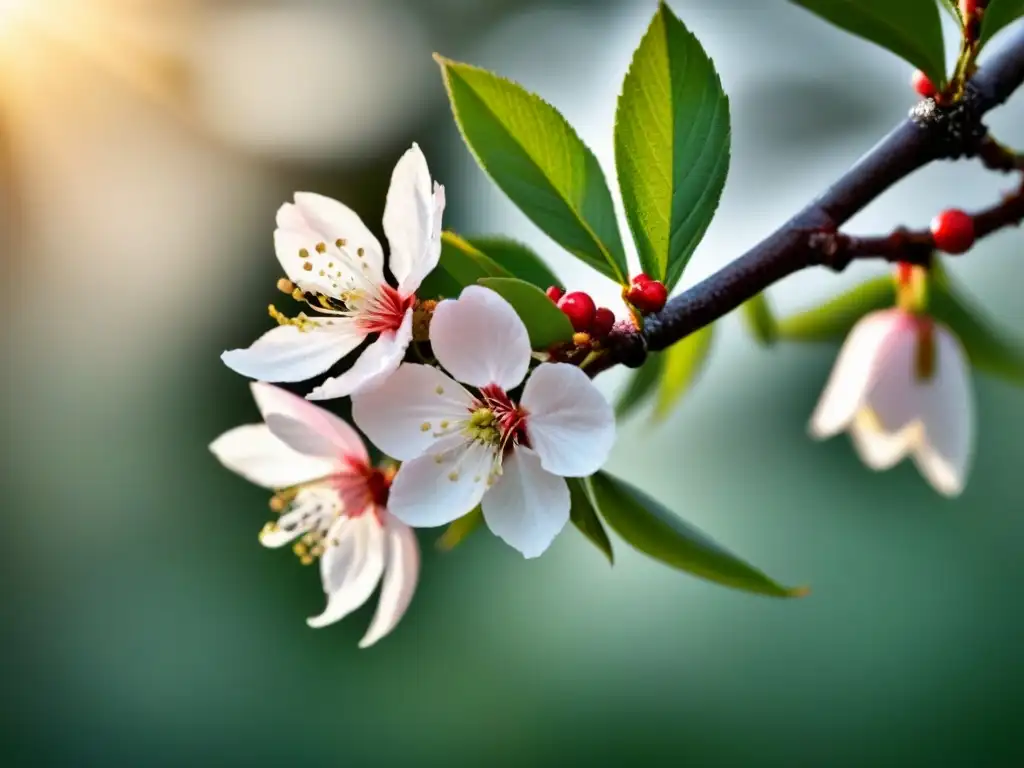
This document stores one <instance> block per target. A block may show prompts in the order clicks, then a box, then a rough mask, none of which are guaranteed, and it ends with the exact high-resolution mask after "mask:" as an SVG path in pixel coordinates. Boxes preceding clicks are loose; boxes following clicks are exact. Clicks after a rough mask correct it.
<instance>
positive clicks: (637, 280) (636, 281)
mask: <svg viewBox="0 0 1024 768" xmlns="http://www.w3.org/2000/svg"><path fill="white" fill-rule="evenodd" d="M649 282H651V278H650V275H647V274H644V273H643V272H641V273H640V274H639V275H637V276H636V277H634V278H633V285H643V284H644V283H649Z"/></svg>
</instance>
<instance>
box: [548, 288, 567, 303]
mask: <svg viewBox="0 0 1024 768" xmlns="http://www.w3.org/2000/svg"><path fill="white" fill-rule="evenodd" d="M544 293H546V294H547V295H548V298H549V299H551V300H552V301H553V302H555V304H557V303H558V300H559V299H560V298H562V296H564V295H565V291H563V290H562V289H561V288H559V287H558V286H557V285H552V286H551V287H550V288H548V289H547V290H546V291H544Z"/></svg>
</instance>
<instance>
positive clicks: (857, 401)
mask: <svg viewBox="0 0 1024 768" xmlns="http://www.w3.org/2000/svg"><path fill="white" fill-rule="evenodd" d="M900 323H902V313H901V312H900V311H899V310H883V311H880V312H872V313H871V314H869V315H865V316H864V317H863V318H861V320H860V321H859V322H858V323H857V325H855V326H854V328H853V330H852V331H850V335H849V336H848V337H847V339H846V341H845V343H844V344H843V348H842V350H841V351H840V352H839V358H838V359H837V360H836V364H835V366H834V367H833V369H832V374H831V376H830V377H829V380H828V384H826V385H825V390H824V392H823V393H822V395H821V399H820V400H819V401H818V406H817V408H816V409H815V411H814V415H813V416H812V417H811V425H810V432H811V434H812V435H813V436H814V437H816V438H819V439H822V438H826V437H831V436H832V435H835V434H838V433H839V432H842V431H843V430H844V429H846V427H847V425H848V424H849V423H850V421H851V420H852V419H853V417H854V415H855V414H856V413H857V411H858V410H859V408H860V406H861V403H862V402H863V400H864V397H865V393H866V391H867V389H868V387H869V386H870V384H871V381H872V379H873V377H875V376H876V375H877V358H878V356H879V354H880V353H881V350H882V345H883V343H884V342H885V340H886V338H887V337H889V336H890V335H892V334H893V332H894V331H895V330H896V329H897V328H898V326H899V325H900Z"/></svg>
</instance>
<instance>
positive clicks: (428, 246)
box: [384, 144, 444, 296]
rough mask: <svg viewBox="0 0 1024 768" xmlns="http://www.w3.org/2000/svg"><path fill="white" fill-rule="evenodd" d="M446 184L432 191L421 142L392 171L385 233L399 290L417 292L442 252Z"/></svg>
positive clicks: (392, 271) (413, 146)
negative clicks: (442, 220)
mask: <svg viewBox="0 0 1024 768" xmlns="http://www.w3.org/2000/svg"><path fill="white" fill-rule="evenodd" d="M443 212H444V187H441V186H440V185H436V186H435V187H434V190H433V193H432V192H431V182H430V170H429V169H428V168H427V160H426V158H425V157H423V152H421V151H420V148H419V145H417V144H413V145H412V148H411V149H409V150H407V151H406V153H405V154H404V155H402V157H401V159H400V160H399V161H398V164H397V165H395V170H394V173H392V174H391V187H390V189H388V199H387V204H386V205H385V206H384V234H386V235H387V237H388V245H389V246H390V247H391V257H390V262H389V263H390V266H391V273H392V274H393V275H394V276H395V279H396V280H398V292H399V293H400V294H402V295H403V296H407V295H409V294H411V293H414V292H415V291H416V289H417V288H419V286H420V283H421V282H422V281H423V278H424V277H426V276H427V275H428V274H429V273H430V272H431V270H433V269H434V267H436V266H437V261H438V258H439V257H440V255H441V215H442V213H443Z"/></svg>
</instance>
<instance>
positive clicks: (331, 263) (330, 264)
mask: <svg viewBox="0 0 1024 768" xmlns="http://www.w3.org/2000/svg"><path fill="white" fill-rule="evenodd" d="M327 268H328V269H334V262H333V261H328V262H327Z"/></svg>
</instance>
